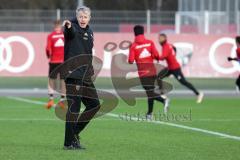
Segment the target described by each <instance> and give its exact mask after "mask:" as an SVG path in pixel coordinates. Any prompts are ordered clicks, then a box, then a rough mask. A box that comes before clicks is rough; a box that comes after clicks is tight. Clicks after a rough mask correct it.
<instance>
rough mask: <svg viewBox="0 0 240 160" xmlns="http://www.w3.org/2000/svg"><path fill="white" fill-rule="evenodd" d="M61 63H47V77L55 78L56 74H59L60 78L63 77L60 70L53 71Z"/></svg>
mask: <svg viewBox="0 0 240 160" xmlns="http://www.w3.org/2000/svg"><path fill="white" fill-rule="evenodd" d="M61 64H62V63H49V70H48V78H51V79H57V76H58V74H59V75H60V79H64V77H63V75H62V74H61V72H60V70H59V71H58V72H53V71H54V70H56V69H57V67H59V66H60V65H61Z"/></svg>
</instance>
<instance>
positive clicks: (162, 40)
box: [158, 36, 166, 44]
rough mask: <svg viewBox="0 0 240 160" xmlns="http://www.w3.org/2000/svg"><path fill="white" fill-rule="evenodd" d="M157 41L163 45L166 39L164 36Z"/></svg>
mask: <svg viewBox="0 0 240 160" xmlns="http://www.w3.org/2000/svg"><path fill="white" fill-rule="evenodd" d="M158 40H159V43H161V44H162V43H164V42H165V41H166V37H164V36H159V38H158Z"/></svg>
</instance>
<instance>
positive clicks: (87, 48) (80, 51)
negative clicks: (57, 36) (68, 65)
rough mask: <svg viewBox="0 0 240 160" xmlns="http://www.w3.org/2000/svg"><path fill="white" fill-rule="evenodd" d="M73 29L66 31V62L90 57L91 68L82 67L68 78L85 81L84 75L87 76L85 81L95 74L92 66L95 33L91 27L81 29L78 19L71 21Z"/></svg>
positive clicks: (66, 29)
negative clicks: (80, 56) (71, 59)
mask: <svg viewBox="0 0 240 160" xmlns="http://www.w3.org/2000/svg"><path fill="white" fill-rule="evenodd" d="M71 22H72V27H71V28H69V29H68V28H67V27H65V29H64V39H65V45H64V61H65V62H66V61H67V60H69V59H70V58H73V57H76V56H79V55H85V54H87V55H89V59H87V60H88V61H89V62H90V66H88V67H87V66H82V67H80V68H78V69H76V70H74V71H70V72H69V73H71V74H70V75H69V76H68V77H67V78H72V79H83V76H84V73H85V72H86V76H85V77H84V80H88V79H91V76H92V75H93V74H94V72H93V66H92V48H93V32H92V30H91V29H90V27H89V26H87V27H86V28H81V27H80V26H79V24H78V22H77V20H76V19H73V20H71Z"/></svg>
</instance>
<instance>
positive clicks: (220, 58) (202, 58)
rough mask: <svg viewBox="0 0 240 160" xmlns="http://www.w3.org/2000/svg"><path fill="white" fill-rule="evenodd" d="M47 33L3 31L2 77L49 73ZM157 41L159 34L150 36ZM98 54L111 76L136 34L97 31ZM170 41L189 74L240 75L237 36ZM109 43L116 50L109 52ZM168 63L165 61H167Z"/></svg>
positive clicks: (187, 37) (0, 41) (0, 42)
mask: <svg viewBox="0 0 240 160" xmlns="http://www.w3.org/2000/svg"><path fill="white" fill-rule="evenodd" d="M46 37H47V33H34V32H26V33H25V32H2V33H0V76H47V73H48V60H47V58H46V55H45V44H46ZM146 37H147V38H149V39H152V40H154V41H155V43H156V46H157V47H158V49H159V52H160V53H161V47H160V46H159V45H158V43H157V35H156V34H150V35H146ZM94 39H95V40H94V55H95V56H97V57H98V58H100V59H101V60H102V61H103V68H102V72H100V76H110V69H111V67H110V66H111V60H112V56H113V55H114V54H119V53H123V54H127V53H128V50H127V49H122V48H121V46H124V45H128V44H129V43H128V42H127V41H133V39H134V36H133V35H132V34H129V33H95V35H94ZM169 41H170V42H171V43H173V44H174V45H175V46H176V47H177V58H178V60H179V62H180V63H181V64H182V67H183V71H184V73H185V75H186V76H188V77H234V76H236V75H238V74H239V71H240V65H239V63H238V62H228V61H227V57H228V56H235V41H234V36H233V35H218V36H216V35H210V36H208V35H174V34H173V35H169ZM106 45H107V46H108V47H110V48H112V49H113V50H112V51H111V52H110V51H106V50H104V47H106ZM163 64H164V62H163Z"/></svg>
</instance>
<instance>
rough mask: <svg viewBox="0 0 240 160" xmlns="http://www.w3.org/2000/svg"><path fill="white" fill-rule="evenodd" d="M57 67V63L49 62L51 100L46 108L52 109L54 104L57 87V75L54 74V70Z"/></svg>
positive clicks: (49, 92) (49, 93)
mask: <svg viewBox="0 0 240 160" xmlns="http://www.w3.org/2000/svg"><path fill="white" fill-rule="evenodd" d="M54 69H55V64H52V63H49V72H48V95H49V100H48V103H47V104H46V108H47V109H50V108H51V107H53V106H54V93H55V89H56V84H55V82H56V79H57V75H56V74H52V71H53V70H54Z"/></svg>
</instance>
